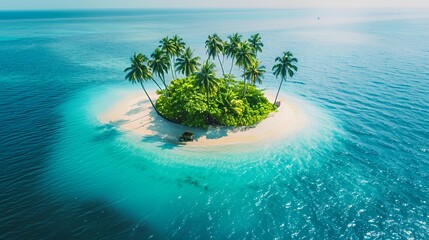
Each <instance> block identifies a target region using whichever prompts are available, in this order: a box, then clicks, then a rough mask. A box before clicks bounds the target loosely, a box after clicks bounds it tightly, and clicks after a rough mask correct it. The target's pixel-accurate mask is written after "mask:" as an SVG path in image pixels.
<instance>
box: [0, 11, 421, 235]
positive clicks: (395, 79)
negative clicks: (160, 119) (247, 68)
mask: <svg viewBox="0 0 429 240" xmlns="http://www.w3.org/2000/svg"><path fill="white" fill-rule="evenodd" d="M2 14H3V15H2ZM14 14H15V16H16V19H15V18H14V17H11V16H14ZM52 14H53V13H52V12H48V13H40V12H39V13H34V14H33V13H19V14H18V13H8V14H6V15H7V16H6V17H5V15H4V13H0V15H2V17H0V19H3V20H0V39H1V41H0V49H1V57H0V66H1V68H0V124H1V128H0V159H1V160H2V161H1V163H0V166H1V167H0V179H1V181H0V189H1V191H0V238H2V239H28V238H37V239H69V238H77V239H112V238H113V239H129V238H131V239H147V238H151V239H207V238H220V239H224V238H231V239H236V238H239V239H243V238H245V239H274V238H279V239H289V238H293V239H304V238H319V239H338V238H359V239H363V238H369V239H373V238H377V237H378V238H389V239H399V238H415V239H426V238H428V236H429V229H428V227H427V224H428V218H429V217H428V212H429V208H428V201H429V188H428V186H429V180H428V179H429V175H428V170H427V169H429V157H428V154H429V150H428V149H429V146H428V142H429V140H428V136H429V132H428V129H429V122H428V119H429V107H428V106H429V98H428V96H429V95H428V91H429V71H428V69H427V64H428V62H429V57H428V56H429V54H428V53H429V52H428V46H427V41H426V39H428V38H429V36H428V32H429V29H428V26H429V25H428V24H427V23H428V21H429V20H428V18H427V16H428V15H427V14H426V13H424V12H422V11H421V10H419V11H407V12H394V11H393V12H384V13H380V12H377V11H372V10H370V11H355V10H351V11H345V12H342V13H341V14H339V13H338V12H331V11H326V10H325V11H316V10H315V11H302V10H301V11H268V12H267V11H265V12H264V11H239V12H231V11H209V12H198V11H197V12H195V11H182V12H179V13H172V12H170V11H166V12H162V11H160V12H159V11H155V12H145V11H143V12H132V13H130V14H128V13H127V12H126V11H125V12H119V13H118V12H113V13H108V12H103V13H100V12H97V11H95V12H85V13H79V12H73V13H64V14H63V15H62V14H61V13H58V15H55V14H53V15H52ZM23 15H25V17H23ZM44 16H47V17H46V18H45V17H44ZM315 16H319V17H320V20H319V21H317V20H316V19H317V18H316V17H315ZM215 20H216V21H215ZM235 31H240V32H242V34H243V35H245V36H248V35H250V34H251V33H253V32H260V33H261V34H262V37H263V39H264V43H265V48H264V52H263V53H262V54H261V55H260V58H261V60H262V62H263V63H264V64H265V65H266V66H267V69H271V66H272V64H273V58H274V57H275V56H277V55H278V54H280V51H281V50H283V49H288V50H291V51H292V52H293V53H294V54H295V55H296V56H297V57H298V58H299V60H300V63H299V67H300V69H299V72H298V74H297V75H296V76H295V77H294V79H293V81H292V82H290V83H288V84H286V85H285V88H284V89H283V90H282V94H288V95H293V96H294V97H295V98H296V99H299V100H300V101H301V102H302V105H303V107H304V108H306V109H307V110H308V111H307V112H309V114H310V116H311V119H312V120H313V122H314V123H316V124H315V125H314V126H313V125H312V126H311V127H310V128H308V129H306V131H305V132H303V133H301V134H297V135H296V136H294V137H291V138H287V139H284V140H282V141H279V142H277V143H273V144H254V145H252V146H238V147H237V148H230V149H222V150H223V151H219V149H216V150H209V149H205V151H204V152H203V151H198V150H194V151H189V150H187V149H186V148H183V147H176V146H174V145H171V144H169V143H159V142H158V141H156V139H155V140H154V139H144V140H142V139H141V137H136V136H133V135H130V134H124V133H121V132H118V131H116V130H115V129H114V128H111V126H109V125H101V124H100V123H99V122H98V121H97V118H96V116H97V114H99V113H100V112H101V111H103V109H105V108H106V107H108V106H109V105H110V104H112V103H113V102H114V101H115V100H116V99H117V98H118V96H120V94H119V93H120V92H121V91H130V89H133V88H132V86H129V84H128V83H126V82H125V81H124V80H123V73H122V70H123V68H124V67H125V66H126V65H127V64H128V58H129V56H130V55H131V54H132V53H133V52H134V51H140V50H141V51H144V52H145V53H146V54H149V53H150V51H151V50H152V49H153V47H155V46H156V45H157V41H158V40H159V39H160V38H162V37H163V36H164V35H165V34H166V33H172V34H173V33H178V34H179V35H181V36H182V37H183V38H184V39H185V41H186V42H187V43H188V44H189V45H191V46H192V47H194V48H196V52H197V53H198V54H199V55H203V53H204V49H203V42H204V40H205V38H206V36H207V35H208V34H210V33H212V32H218V33H219V34H220V35H221V36H222V37H225V36H226V35H227V34H230V33H232V32H235ZM277 84H278V82H277V80H275V79H274V78H273V77H272V76H271V75H270V74H267V77H266V78H265V80H264V85H263V86H261V87H262V88H266V89H268V90H275V88H276V86H277ZM131 91H134V90H131ZM136 91H138V88H136ZM142 94H143V93H142Z"/></svg>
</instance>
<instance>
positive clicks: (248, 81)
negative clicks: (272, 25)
mask: <svg viewBox="0 0 429 240" xmlns="http://www.w3.org/2000/svg"><path fill="white" fill-rule="evenodd" d="M159 43H160V45H159V47H158V48H156V49H155V50H154V52H153V53H152V54H151V59H148V58H147V57H146V56H145V55H143V54H141V53H139V54H134V56H133V57H132V58H131V59H130V61H131V66H130V67H128V68H126V69H125V70H124V71H125V72H126V73H127V74H126V76H125V78H126V79H127V80H129V81H130V82H131V83H133V84H136V83H138V84H140V85H141V87H142V88H143V90H144V92H145V94H146V96H147V97H148V99H149V101H150V103H151V104H152V106H153V108H154V109H155V111H156V112H157V113H158V114H159V115H160V116H162V117H164V118H166V119H168V120H170V121H173V122H176V123H181V124H185V125H189V126H195V127H203V128H205V127H207V125H224V126H251V125H254V124H257V123H259V122H260V121H262V120H263V119H265V118H266V117H267V116H268V114H270V112H272V111H274V110H275V109H276V105H275V103H276V101H277V96H278V94H279V92H280V88H281V87H282V84H283V81H286V79H287V77H288V76H289V77H292V76H293V75H294V72H296V71H297V67H296V66H295V65H294V63H295V62H297V59H296V58H294V57H293V55H292V53H290V52H284V54H283V56H282V57H277V58H276V60H275V63H276V65H275V66H274V67H273V73H274V75H275V76H276V77H279V76H280V78H281V81H280V85H279V89H278V92H277V95H276V99H275V101H274V104H272V103H270V102H269V101H268V100H267V98H266V97H265V96H264V94H263V92H262V91H261V90H259V89H257V88H256V84H262V80H263V78H264V75H265V74H266V69H265V66H263V65H261V63H260V61H259V60H258V59H257V54H258V52H262V47H263V46H264V45H263V43H262V39H261V36H260V35H259V34H254V35H252V36H250V38H249V39H248V40H245V41H242V35H239V34H238V33H235V34H233V35H231V36H228V40H227V41H223V40H222V39H221V38H220V37H219V36H218V35H217V34H212V35H209V36H208V39H207V41H206V42H205V46H206V49H207V51H206V52H207V55H208V57H207V60H205V61H204V62H203V63H202V64H201V63H200V58H199V57H198V56H195V55H194V51H193V50H192V49H191V48H189V47H186V44H185V43H184V42H183V39H182V38H180V37H179V36H177V35H175V36H173V37H172V38H169V37H165V38H163V39H162V40H161V41H160V42H159ZM227 58H230V59H231V66H230V71H229V73H228V74H227V73H225V68H224V67H225V66H224V65H225V59H227ZM210 59H212V60H215V59H217V61H218V62H219V66H220V68H221V72H222V76H221V77H218V76H217V70H216V65H215V64H214V63H212V62H211V61H210ZM234 66H236V67H238V70H239V71H240V72H242V75H241V77H242V79H241V80H238V79H236V77H235V76H233V75H232V74H231V73H232V69H233V68H234ZM169 73H170V74H171V77H172V78H171V79H172V80H171V81H170V83H169V84H168V83H167V81H166V77H165V76H166V74H169ZM154 75H155V76H156V77H157V78H158V79H159V80H160V81H161V82H162V85H163V87H161V86H160V84H158V83H157V81H156V80H155V78H154ZM179 75H182V76H183V77H178V76H179ZM148 82H154V83H155V84H156V85H157V87H158V88H159V90H158V91H157V93H158V94H159V98H158V100H157V101H156V102H155V103H154V102H153V100H152V99H151V98H150V95H149V94H148V92H147V91H146V88H145V84H146V83H148Z"/></svg>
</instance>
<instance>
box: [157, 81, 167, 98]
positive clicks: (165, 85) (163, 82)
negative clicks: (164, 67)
mask: <svg viewBox="0 0 429 240" xmlns="http://www.w3.org/2000/svg"><path fill="white" fill-rule="evenodd" d="M159 78H160V79H161V82H162V84H164V87H165V93H166V96H167V97H168V86H167V84H166V83H165V79H164V77H161V76H160V77H159Z"/></svg>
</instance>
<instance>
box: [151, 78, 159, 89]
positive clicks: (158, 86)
mask: <svg viewBox="0 0 429 240" xmlns="http://www.w3.org/2000/svg"><path fill="white" fill-rule="evenodd" d="M151 79H152V81H153V82H154V83H155V84H156V86H158V88H159V90H161V91H162V87H161V86H159V84H158V82H156V81H155V79H154V78H151Z"/></svg>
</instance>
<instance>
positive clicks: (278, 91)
mask: <svg viewBox="0 0 429 240" xmlns="http://www.w3.org/2000/svg"><path fill="white" fill-rule="evenodd" d="M283 81H286V78H285V79H283V78H282V80H281V82H280V86H279V90H277V94H276V98H275V99H274V103H273V105H274V106H275V105H276V102H277V97H278V96H279V93H280V89H281V88H282V84H283Z"/></svg>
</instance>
